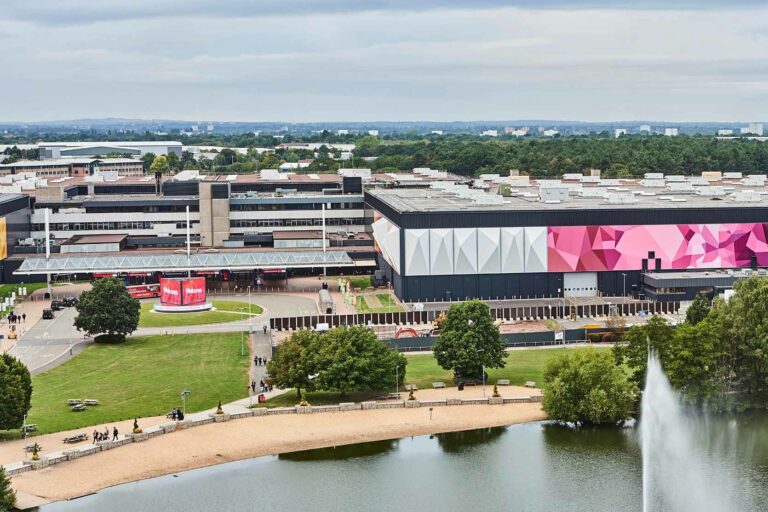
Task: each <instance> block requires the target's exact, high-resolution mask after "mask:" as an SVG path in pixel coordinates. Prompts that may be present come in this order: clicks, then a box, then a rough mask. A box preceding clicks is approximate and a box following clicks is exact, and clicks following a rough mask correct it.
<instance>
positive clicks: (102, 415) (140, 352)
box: [27, 333, 250, 433]
mask: <svg viewBox="0 0 768 512" xmlns="http://www.w3.org/2000/svg"><path fill="white" fill-rule="evenodd" d="M249 362H250V361H249V356H248V352H247V351H246V355H245V356H240V333H231V334H215V335H214V334H199V335H175V336H140V337H130V338H128V341H126V342H125V343H122V344H117V345H91V346H90V347H88V348H87V349H86V350H85V351H84V352H83V353H82V354H80V355H78V356H77V357H75V358H74V359H72V360H70V361H68V362H67V363H64V364H63V365H61V366H59V367H57V368H54V369H52V370H49V371H47V372H45V373H42V374H40V375H37V376H35V377H33V378H32V385H33V388H34V391H33V394H32V409H31V410H30V413H29V418H27V423H36V424H37V425H38V426H39V428H40V430H39V433H48V432H58V431H62V430H70V429H75V428H80V427H85V426H88V425H94V424H97V423H104V422H111V421H119V420H124V419H130V418H134V417H142V416H157V415H163V414H166V413H167V412H168V411H169V410H170V409H171V408H172V407H176V406H181V400H180V398H179V394H180V393H181V391H182V390H184V389H188V390H190V391H191V392H192V394H191V395H190V396H189V397H188V398H187V412H195V411H200V410H204V409H208V408H211V407H215V406H216V404H217V403H218V401H219V400H221V401H222V402H225V403H226V402H230V401H233V400H237V399H239V398H243V397H245V396H248V394H247V391H246V388H247V385H248V365H249ZM70 398H80V399H86V398H95V399H97V400H99V401H100V402H101V405H99V406H96V407H89V408H88V409H87V410H86V411H84V412H72V411H71V410H70V408H69V406H67V399H70Z"/></svg>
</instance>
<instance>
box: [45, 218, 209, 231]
mask: <svg viewBox="0 0 768 512" xmlns="http://www.w3.org/2000/svg"><path fill="white" fill-rule="evenodd" d="M155 224H168V223H167V222H157V221H128V222H52V223H51V225H50V229H51V231H109V230H113V231H114V230H122V231H125V230H129V229H152V228H153V227H154V225H155ZM195 224H199V222H198V221H196V220H193V221H192V222H191V225H193V226H194V225H195ZM176 229H187V223H186V222H177V223H176ZM32 231H45V224H32Z"/></svg>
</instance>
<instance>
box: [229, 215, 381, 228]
mask: <svg viewBox="0 0 768 512" xmlns="http://www.w3.org/2000/svg"><path fill="white" fill-rule="evenodd" d="M365 223H366V222H365V219H364V218H362V217H357V218H344V219H325V225H326V226H362V225H364V224H365ZM322 225H323V219H232V220H230V221H229V226H230V227H233V228H279V227H286V226H318V227H322Z"/></svg>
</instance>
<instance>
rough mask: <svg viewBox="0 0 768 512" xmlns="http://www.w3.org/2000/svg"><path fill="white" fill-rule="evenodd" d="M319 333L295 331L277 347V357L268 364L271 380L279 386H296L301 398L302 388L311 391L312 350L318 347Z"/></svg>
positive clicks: (297, 394) (298, 396)
mask: <svg viewBox="0 0 768 512" xmlns="http://www.w3.org/2000/svg"><path fill="white" fill-rule="evenodd" d="M318 336H319V335H318V334H317V333H315V332H313V331H310V330H302V331H298V332H295V333H293V334H292V335H291V337H290V338H288V339H287V340H286V341H284V342H283V343H281V344H280V345H279V346H278V347H277V351H276V352H275V357H273V358H272V360H271V361H270V362H269V363H268V364H267V372H268V373H269V380H270V382H271V383H272V384H273V385H274V386H275V387H278V388H296V397H297V398H298V399H299V400H301V398H302V395H301V390H302V389H303V390H305V391H311V390H312V389H313V387H314V386H313V381H312V379H310V376H311V375H313V373H314V372H313V369H312V364H311V363H312V360H311V355H312V352H313V351H314V350H315V349H316V348H318V341H317V338H318Z"/></svg>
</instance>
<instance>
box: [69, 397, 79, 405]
mask: <svg viewBox="0 0 768 512" xmlns="http://www.w3.org/2000/svg"><path fill="white" fill-rule="evenodd" d="M81 403H83V401H82V400H80V399H79V398H70V399H69V400H67V405H77V404H81Z"/></svg>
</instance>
